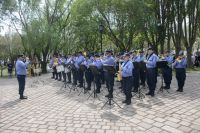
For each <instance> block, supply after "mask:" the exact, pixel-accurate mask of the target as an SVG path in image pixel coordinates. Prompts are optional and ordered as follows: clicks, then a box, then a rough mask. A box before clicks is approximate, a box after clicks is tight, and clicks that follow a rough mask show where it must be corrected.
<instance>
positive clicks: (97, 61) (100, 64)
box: [92, 59, 103, 69]
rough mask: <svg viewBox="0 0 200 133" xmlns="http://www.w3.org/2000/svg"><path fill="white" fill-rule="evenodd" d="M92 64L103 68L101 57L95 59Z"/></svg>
mask: <svg viewBox="0 0 200 133" xmlns="http://www.w3.org/2000/svg"><path fill="white" fill-rule="evenodd" d="M92 64H93V65H95V66H96V67H97V68H98V69H102V68H103V64H102V62H101V60H100V59H97V60H94V62H93V63H92Z"/></svg>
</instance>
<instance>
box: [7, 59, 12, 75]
mask: <svg viewBox="0 0 200 133" xmlns="http://www.w3.org/2000/svg"><path fill="white" fill-rule="evenodd" d="M7 67H8V77H9V78H12V71H13V64H12V63H11V62H10V61H9V62H8V64H7Z"/></svg>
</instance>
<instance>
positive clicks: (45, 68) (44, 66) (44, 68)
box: [41, 53, 47, 73]
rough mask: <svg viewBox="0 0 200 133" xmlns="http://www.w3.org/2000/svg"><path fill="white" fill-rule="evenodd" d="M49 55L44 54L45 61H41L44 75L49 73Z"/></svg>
mask: <svg viewBox="0 0 200 133" xmlns="http://www.w3.org/2000/svg"><path fill="white" fill-rule="evenodd" d="M46 58H47V54H46V53H43V61H41V68H42V73H47V59H46Z"/></svg>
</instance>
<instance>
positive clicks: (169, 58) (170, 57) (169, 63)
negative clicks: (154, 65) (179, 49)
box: [164, 56, 174, 67]
mask: <svg viewBox="0 0 200 133" xmlns="http://www.w3.org/2000/svg"><path fill="white" fill-rule="evenodd" d="M164 60H165V61H167V63H168V66H169V67H172V63H173V60H174V57H173V56H166V57H165V58H164Z"/></svg>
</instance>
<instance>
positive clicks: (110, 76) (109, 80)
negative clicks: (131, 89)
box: [104, 72, 115, 95]
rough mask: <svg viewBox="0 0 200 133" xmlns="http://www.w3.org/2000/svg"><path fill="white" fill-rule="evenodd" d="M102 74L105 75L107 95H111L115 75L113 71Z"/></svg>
mask: <svg viewBox="0 0 200 133" xmlns="http://www.w3.org/2000/svg"><path fill="white" fill-rule="evenodd" d="M104 76H105V81H106V86H107V88H108V92H109V95H112V94H113V86H114V78H115V75H114V74H113V73H109V72H104Z"/></svg>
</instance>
